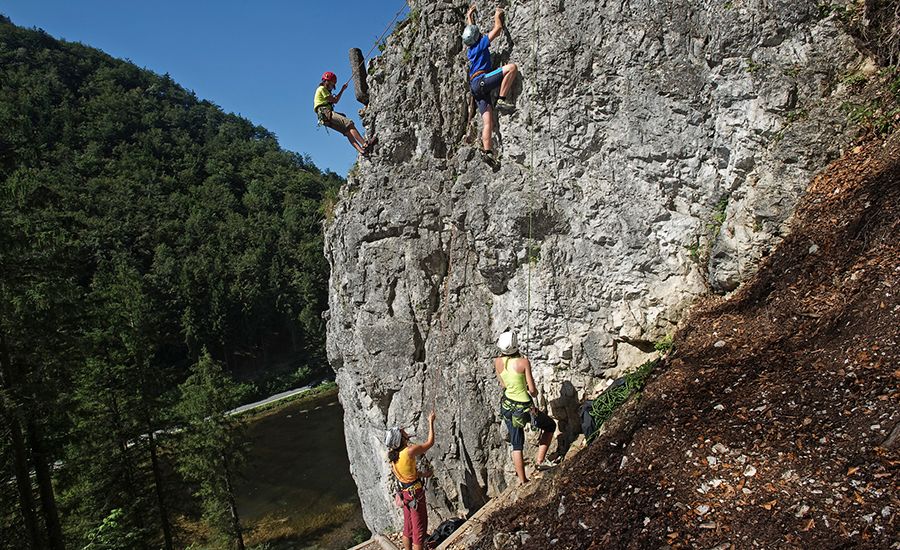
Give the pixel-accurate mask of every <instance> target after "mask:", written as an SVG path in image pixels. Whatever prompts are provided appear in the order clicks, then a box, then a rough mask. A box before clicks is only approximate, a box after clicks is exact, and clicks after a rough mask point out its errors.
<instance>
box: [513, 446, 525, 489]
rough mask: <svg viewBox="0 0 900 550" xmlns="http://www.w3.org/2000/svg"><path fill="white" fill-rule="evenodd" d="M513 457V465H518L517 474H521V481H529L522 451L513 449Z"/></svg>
mask: <svg viewBox="0 0 900 550" xmlns="http://www.w3.org/2000/svg"><path fill="white" fill-rule="evenodd" d="M512 459H513V466H515V467H516V475H517V476H519V481H520V482H522V483H528V478H527V477H525V461H524V460H523V459H522V451H513V452H512Z"/></svg>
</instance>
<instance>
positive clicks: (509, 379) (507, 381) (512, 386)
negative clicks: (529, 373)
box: [500, 357, 531, 403]
mask: <svg viewBox="0 0 900 550" xmlns="http://www.w3.org/2000/svg"><path fill="white" fill-rule="evenodd" d="M509 360H510V358H509V357H504V358H503V371H502V372H501V373H500V378H502V379H503V385H504V386H506V392H504V393H505V394H506V397H507V398H508V399H512V400H513V401H517V402H519V403H528V402H530V401H531V396H530V395H528V381H527V380H526V379H525V373H524V372H523V373H522V374H519V373H518V372H516V371H514V370H512V369H511V368H509Z"/></svg>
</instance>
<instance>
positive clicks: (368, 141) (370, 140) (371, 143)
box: [364, 134, 378, 154]
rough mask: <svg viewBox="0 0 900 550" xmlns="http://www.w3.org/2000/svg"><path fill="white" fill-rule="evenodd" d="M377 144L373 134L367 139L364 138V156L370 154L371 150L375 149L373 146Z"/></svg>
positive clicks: (376, 138) (376, 137)
mask: <svg viewBox="0 0 900 550" xmlns="http://www.w3.org/2000/svg"><path fill="white" fill-rule="evenodd" d="M377 143H378V136H376V135H374V134H373V135H371V136H369V137H368V138H366V146H365V147H364V149H365V151H366V153H365V154H369V153H370V152H372V149H374V148H375V145H376V144H377Z"/></svg>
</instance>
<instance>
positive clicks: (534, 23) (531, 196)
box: [525, 0, 541, 355]
mask: <svg viewBox="0 0 900 550" xmlns="http://www.w3.org/2000/svg"><path fill="white" fill-rule="evenodd" d="M536 7H537V11H536V13H534V14H532V18H531V36H532V37H534V45H533V48H532V49H533V57H532V74H535V75H536V74H538V48H539V46H540V34H539V33H540V27H539V26H538V19H539V17H540V15H541V2H540V0H538V2H537V4H536ZM536 87H537V83H535V84H533V85H532V87H531V89H530V90H529V95H530V96H531V97H530V101H529V103H530V107H531V110H532V112H531V113H529V115H528V147H529V167H528V172H529V176H528V181H529V183H528V202H529V206H528V244H527V246H526V248H525V261H527V262H528V277H527V282H526V290H525V295H526V298H525V307H526V313H525V354H526V355H528V346H529V344H530V342H531V272H532V270H533V269H534V261H533V260H534V258H533V257H532V255H533V254H534V251H533V250H532V247H533V246H534V210H535V208H536V206H537V205H536V199H535V193H534V187H535V185H534V113H533V111H534V106H535V104H536V101H535V88H536Z"/></svg>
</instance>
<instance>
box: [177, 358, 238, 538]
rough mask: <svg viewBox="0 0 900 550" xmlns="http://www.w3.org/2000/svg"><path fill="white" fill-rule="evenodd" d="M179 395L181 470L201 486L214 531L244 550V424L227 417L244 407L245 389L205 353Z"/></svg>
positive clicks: (206, 511) (206, 515) (207, 514)
mask: <svg viewBox="0 0 900 550" xmlns="http://www.w3.org/2000/svg"><path fill="white" fill-rule="evenodd" d="M179 389H180V391H181V399H180V401H179V402H178V405H177V408H176V410H177V413H178V416H179V418H180V419H181V420H182V421H183V422H184V428H183V431H182V432H181V433H180V437H179V439H180V441H179V444H178V450H177V454H178V459H177V460H178V469H179V470H180V471H181V473H182V474H183V475H184V476H185V477H186V478H187V479H188V480H191V481H193V482H194V483H196V484H197V485H198V486H199V490H198V491H197V496H198V497H199V498H200V500H201V502H202V505H203V515H204V518H205V519H206V521H207V522H208V523H209V525H210V526H211V527H213V528H214V529H215V530H216V531H217V532H218V533H219V535H220V537H221V538H223V539H227V540H229V541H231V542H233V543H234V544H235V545H236V546H237V548H238V549H239V550H243V549H244V537H243V533H242V528H241V524H240V517H239V516H238V511H237V505H236V502H235V494H234V479H235V475H236V473H237V471H238V469H239V468H240V466H241V464H242V463H243V461H244V456H245V452H246V449H244V448H243V447H242V445H241V443H240V441H241V440H242V438H241V430H240V424H239V422H238V421H237V420H236V419H235V418H234V417H233V416H230V415H228V414H227V411H229V410H231V409H232V408H234V407H235V406H236V405H237V403H238V402H239V399H240V388H239V386H237V384H235V383H234V382H233V381H232V380H231V379H230V378H229V377H228V376H227V375H226V374H225V373H224V372H223V370H222V367H221V366H220V365H219V364H218V363H216V362H215V361H213V359H212V357H210V355H209V353H208V352H207V351H206V350H203V353H202V354H201V356H200V360H199V361H198V362H197V363H196V364H195V365H194V366H193V367H192V368H191V375H190V376H189V377H188V379H187V380H186V381H185V382H184V383H183V384H181V386H180V387H179Z"/></svg>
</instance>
